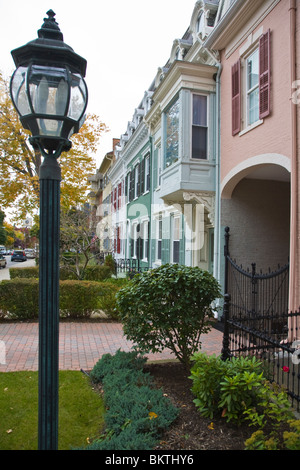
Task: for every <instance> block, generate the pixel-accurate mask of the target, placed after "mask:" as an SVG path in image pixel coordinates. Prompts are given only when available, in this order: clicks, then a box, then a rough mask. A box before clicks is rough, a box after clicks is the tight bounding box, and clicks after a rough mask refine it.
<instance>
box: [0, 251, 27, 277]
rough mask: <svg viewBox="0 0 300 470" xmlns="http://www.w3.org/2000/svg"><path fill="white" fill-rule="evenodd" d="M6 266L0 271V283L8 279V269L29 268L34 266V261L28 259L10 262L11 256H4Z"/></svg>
mask: <svg viewBox="0 0 300 470" xmlns="http://www.w3.org/2000/svg"><path fill="white" fill-rule="evenodd" d="M5 258H6V262H7V266H6V268H4V269H0V281H3V280H4V279H10V276H9V268H25V267H27V268H28V267H29V266H35V260H34V259H28V260H27V261H23V262H20V261H11V260H10V258H11V256H10V255H9V256H5Z"/></svg>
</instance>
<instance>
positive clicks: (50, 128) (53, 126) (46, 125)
mask: <svg viewBox="0 0 300 470" xmlns="http://www.w3.org/2000/svg"><path fill="white" fill-rule="evenodd" d="M37 124H38V127H39V135H45V136H46V135H47V136H50V137H51V136H52V137H60V132H61V129H62V125H63V121H59V120H57V119H37Z"/></svg>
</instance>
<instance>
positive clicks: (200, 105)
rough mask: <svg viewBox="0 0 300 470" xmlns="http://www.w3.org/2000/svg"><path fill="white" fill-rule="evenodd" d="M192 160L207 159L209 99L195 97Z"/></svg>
mask: <svg viewBox="0 0 300 470" xmlns="http://www.w3.org/2000/svg"><path fill="white" fill-rule="evenodd" d="M192 158H198V159H206V158H207V97H206V96H203V95H193V126H192Z"/></svg>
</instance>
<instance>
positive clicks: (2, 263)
mask: <svg viewBox="0 0 300 470" xmlns="http://www.w3.org/2000/svg"><path fill="white" fill-rule="evenodd" d="M0 268H6V258H4V256H3V255H1V254H0Z"/></svg>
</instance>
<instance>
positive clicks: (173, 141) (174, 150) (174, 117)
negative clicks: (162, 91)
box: [165, 100, 179, 167]
mask: <svg viewBox="0 0 300 470" xmlns="http://www.w3.org/2000/svg"><path fill="white" fill-rule="evenodd" d="M178 157H179V100H177V101H175V103H173V105H172V106H171V107H170V108H169V110H168V111H167V112H166V159H165V166H166V167H167V166H170V165H172V163H174V162H176V161H177V160H178Z"/></svg>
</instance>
